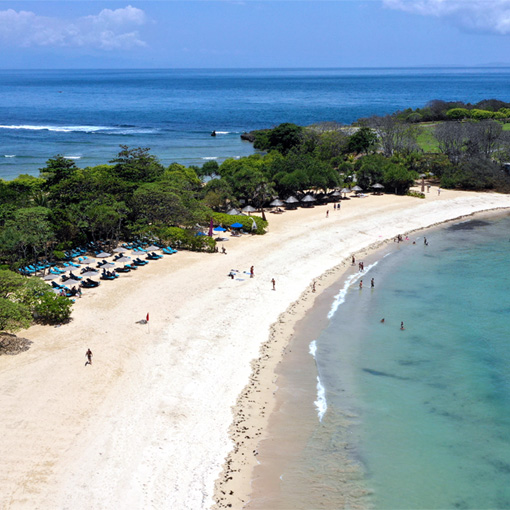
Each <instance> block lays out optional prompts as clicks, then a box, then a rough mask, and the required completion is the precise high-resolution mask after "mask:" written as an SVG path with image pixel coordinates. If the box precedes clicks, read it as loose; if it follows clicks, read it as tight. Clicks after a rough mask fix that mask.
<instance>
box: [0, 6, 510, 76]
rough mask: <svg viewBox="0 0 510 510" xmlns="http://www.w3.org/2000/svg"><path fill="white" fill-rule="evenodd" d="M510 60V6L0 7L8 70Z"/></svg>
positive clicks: (1, 62) (1, 50)
mask: <svg viewBox="0 0 510 510" xmlns="http://www.w3.org/2000/svg"><path fill="white" fill-rule="evenodd" d="M491 64H497V65H501V64H508V65H510V0H336V1H335V0H313V1H305V0H303V1H293V0H283V1H269V0H266V1H256V0H241V1H230V0H221V1H217V0H202V1H195V0H176V1H168V0H159V1H152V0H139V1H136V0H127V1H123V2H118V1H115V2H110V1H88V0H61V1H44V0H35V1H6V0H0V68H1V69H41V68H47V69H53V68H57V69H62V68H254V67H255V68H260V67H269V68H282V67H287V68H289V67H290V68H295V67H414V66H479V65H491Z"/></svg>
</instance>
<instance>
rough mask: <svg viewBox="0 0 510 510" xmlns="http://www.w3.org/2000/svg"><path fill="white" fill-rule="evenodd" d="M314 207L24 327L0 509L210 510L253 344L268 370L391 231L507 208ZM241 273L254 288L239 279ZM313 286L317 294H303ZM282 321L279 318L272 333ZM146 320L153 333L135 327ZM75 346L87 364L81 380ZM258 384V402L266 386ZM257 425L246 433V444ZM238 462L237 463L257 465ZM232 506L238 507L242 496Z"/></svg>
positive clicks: (478, 196) (443, 204) (3, 373)
mask: <svg viewBox="0 0 510 510" xmlns="http://www.w3.org/2000/svg"><path fill="white" fill-rule="evenodd" d="M326 207H327V206H320V207H316V208H313V209H309V210H298V211H292V212H286V213H285V214H283V215H274V217H270V227H269V232H268V234H266V235H265V236H243V237H242V238H240V239H234V238H232V239H231V240H230V241H229V242H228V243H226V248H227V251H228V255H227V256H223V255H221V254H217V255H204V254H197V253H179V254H177V255H176V256H172V257H170V258H168V259H164V260H162V261H160V262H155V263H151V264H150V265H149V266H148V267H147V268H145V269H144V271H143V272H142V271H140V272H139V274H137V275H133V276H132V277H125V278H119V281H118V282H115V284H112V285H111V286H107V285H104V286H101V288H99V289H97V290H93V291H92V292H90V293H87V294H84V297H83V298H82V300H80V301H79V302H78V303H77V304H76V310H75V312H74V313H73V317H74V319H73V321H72V322H71V323H70V324H68V325H64V326H62V327H60V328H45V327H41V326H35V327H33V328H30V329H29V330H27V331H24V332H23V333H22V336H26V337H27V338H29V339H31V340H32V341H34V344H33V346H32V348H31V349H30V350H29V351H28V352H27V353H24V354H22V355H20V356H16V357H12V358H10V359H6V358H5V357H2V358H0V385H1V386H2V388H4V389H5V390H4V392H2V394H0V406H1V407H2V409H3V410H4V412H3V414H2V416H1V417H0V430H1V431H2V433H3V437H4V441H3V442H2V444H0V468H1V469H2V471H3V472H4V473H8V475H7V476H6V477H4V479H3V480H2V481H0V494H1V496H0V498H1V499H0V506H2V507H5V508H33V507H34V506H37V507H38V508H77V509H79V508H90V507H94V508H118V507H136V508H148V507H152V508H168V507H173V508H182V509H186V508H190V509H193V510H196V509H198V508H210V507H211V505H212V504H213V487H214V483H215V481H216V480H217V479H218V476H219V473H220V471H221V467H222V464H223V463H224V462H225V459H226V457H227V455H228V454H229V452H230V451H231V450H232V446H233V444H232V439H231V438H230V437H229V435H228V428H229V426H230V425H231V424H232V408H233V406H235V404H236V402H238V398H239V395H242V393H244V391H245V390H243V388H245V386H246V382H247V381H249V378H250V376H253V373H254V372H253V371H255V374H256V370H257V368H258V367H257V361H255V362H254V363H253V364H252V363H251V362H252V360H254V359H258V358H259V357H260V354H259V352H260V349H261V346H263V345H264V344H270V345H271V351H270V353H269V352H264V353H263V355H266V354H267V355H268V357H269V361H270V362H271V363H273V362H274V361H276V360H277V357H276V353H278V351H280V352H281V351H282V349H284V342H283V341H281V340H280V337H279V335H280V329H279V328H280V327H281V328H282V329H285V328H291V322H290V319H291V318H292V320H294V319H296V318H298V316H299V315H300V314H301V315H302V314H304V312H305V310H306V309H308V308H307V307H310V306H311V305H312V304H313V300H314V299H315V297H317V296H318V295H319V294H320V293H321V292H320V291H321V290H322V289H323V288H324V287H325V286H326V278H327V277H329V276H328V275H330V276H331V283H333V281H334V279H335V278H338V274H339V273H338V274H336V273H335V275H334V276H333V272H334V271H333V269H331V268H335V267H336V268H338V270H339V271H340V272H341V271H342V270H343V269H345V266H343V265H342V262H339V261H345V259H346V257H349V256H350V254H351V253H358V254H359V253H361V252H362V251H365V253H367V251H366V250H368V247H369V246H374V245H377V244H380V243H381V242H382V243H384V242H387V241H385V240H386V239H391V238H393V237H394V236H395V235H397V234H399V233H404V232H406V231H413V230H418V229H422V228H425V227H428V226H432V225H434V224H437V223H442V222H444V221H448V220H451V219H454V218H459V217H462V216H467V215H470V214H472V213H473V212H479V211H482V210H495V209H498V208H508V207H510V197H509V196H507V195H497V194H490V193H468V192H453V191H452V192H444V193H442V195H441V197H436V196H433V194H432V193H431V195H430V197H427V199H425V200H419V199H416V198H411V197H396V196H388V195H385V196H381V197H376V196H370V197H368V198H366V199H352V200H350V201H346V202H343V203H342V209H341V211H339V212H336V213H332V214H330V215H329V219H326V218H325V211H326ZM271 216H273V215H271ZM251 265H254V266H255V278H253V279H250V278H249V275H248V276H246V275H245V274H244V273H243V272H242V271H248V269H249V267H250V266H251ZM231 268H235V269H239V270H240V271H241V273H239V278H238V279H235V280H231V279H230V278H227V276H226V275H227V274H228V272H229V270H230V269H231ZM321 275H323V276H322V277H321ZM324 275H325V276H324ZM272 278H275V279H276V292H273V291H272V289H271V283H270V282H271V279H272ZM314 279H316V280H317V282H318V283H319V286H318V290H319V292H316V293H315V294H312V293H311V292H310V282H311V281H313V280H314ZM307 293H308V298H307V299H304V298H303V295H305V296H306V295H307ZM310 294H312V296H313V298H314V299H309V298H310ZM296 296H301V297H300V298H299V299H298V301H299V303H298V304H299V307H297V306H298V304H296V305H293V303H296ZM285 310H288V313H289V315H288V316H286V318H284V321H286V322H279V318H280V317H281V316H282V315H281V314H282V313H284V312H285ZM147 312H150V316H151V324H150V330H149V329H148V328H143V327H141V326H138V325H135V321H136V320H139V319H140V318H143V317H145V314H146V313H147ZM287 317H288V318H287ZM273 324H274V325H275V328H274V329H273V331H274V336H273V337H271V338H272V339H271V338H270V340H269V341H268V332H270V331H271V329H270V328H271V325H273ZM292 324H294V322H293V323H292ZM292 327H293V326H292ZM87 347H90V348H91V349H92V351H93V352H94V365H93V366H92V367H87V368H86V369H84V367H83V362H84V360H83V357H84V353H85V350H86V349H87ZM265 349H268V347H267V348H265ZM273 353H274V354H273ZM273 356H274V358H275V359H274V360H273V358H272V357H273ZM264 361H267V360H264ZM260 372H261V373H262V370H261V371H260ZM256 375H257V376H258V375H259V374H256ZM264 377H265V376H264ZM251 382H253V385H254V386H255V384H256V381H254V380H251ZM257 383H259V384H260V385H261V388H262V386H263V388H262V390H261V391H260V394H259V397H260V398H261V402H262V407H264V406H265V405H266V404H264V403H263V402H268V403H270V400H271V398H272V392H273V385H274V382H273V378H272V376H271V375H269V377H268V378H267V379H264V380H263V379H262V378H261V377H259V378H258V380H257ZM249 386H251V384H249ZM253 393H257V394H258V393H259V392H257V391H256V390H255V391H254V392H253ZM249 400H252V399H251V398H250V399H249ZM248 404H250V405H253V403H252V402H248ZM254 409H255V408H254ZM240 411H241V412H242V413H243V414H244V415H248V411H249V409H248V408H245V409H244V410H240ZM255 411H256V409H255ZM261 411H263V413H262V414H263V416H260V417H259V416H257V418H263V419H267V417H268V415H269V408H268V407H267V406H266V409H261ZM252 414H253V413H252ZM234 420H236V418H234ZM234 423H235V421H234ZM243 426H246V425H243ZM250 426H251V425H250ZM261 428H263V424H261V425H259V426H258V429H256V428H253V430H254V433H253V434H248V433H247V434H245V435H250V438H251V436H252V435H253V436H255V437H256V441H258V440H259V439H260V437H261V436H262V434H261V430H259V429H261ZM255 434H260V435H255ZM234 446H235V445H234ZM243 447H244V446H243ZM248 448H249V447H248ZM237 453H238V454H239V458H241V457H243V455H242V453H243V452H242V451H241V450H238V452H237ZM248 453H249V454H250V455H248V454H245V455H244V457H246V459H247V460H246V462H248V463H250V462H251V463H253V462H255V458H256V456H254V455H253V452H252V451H251V452H248ZM227 464H228V460H227ZM230 464H232V462H230ZM245 466H246V464H245ZM231 468H232V466H231ZM244 469H245V470H246V469H248V468H247V467H244ZM245 472H246V471H245ZM250 473H251V471H250ZM238 475H239V473H238V472H236V473H235V477H234V476H233V475H229V476H233V478H234V479H238V478H239V476H238ZM249 477H250V475H248V476H247V477H246V479H248V478H249ZM227 478H228V477H227ZM232 481H233V480H229V482H232ZM248 481H249V480H248ZM237 491H239V492H237ZM234 497H235V498H239V499H242V490H241V489H236V491H234ZM239 499H237V500H235V501H234V503H232V507H233V508H240V506H239V505H240V504H242V503H240V501H239ZM221 503H222V504H224V503H225V501H222V502H221Z"/></svg>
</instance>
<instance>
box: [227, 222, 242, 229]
mask: <svg viewBox="0 0 510 510" xmlns="http://www.w3.org/2000/svg"><path fill="white" fill-rule="evenodd" d="M230 227H231V228H243V225H242V224H241V223H237V222H236V223H232V225H230Z"/></svg>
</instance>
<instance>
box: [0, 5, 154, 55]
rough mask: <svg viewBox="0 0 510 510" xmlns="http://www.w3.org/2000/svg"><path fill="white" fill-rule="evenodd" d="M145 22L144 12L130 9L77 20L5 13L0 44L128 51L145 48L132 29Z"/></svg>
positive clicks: (0, 20)
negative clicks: (134, 48) (0, 42)
mask: <svg viewBox="0 0 510 510" xmlns="http://www.w3.org/2000/svg"><path fill="white" fill-rule="evenodd" d="M147 21H148V20H147V16H146V15H145V13H144V11H142V10H141V9H137V8H136V7H132V6H130V5H128V6H127V7H124V8H122V9H115V10H111V9H103V10H102V11H101V12H100V13H99V14H97V15H91V16H85V17H82V18H77V19H76V20H65V19H62V18H56V17H47V16H38V15H37V14H35V13H33V12H30V11H15V10H14V9H7V10H5V11H0V41H3V42H5V43H7V44H8V45H9V46H22V47H27V46H61V47H88V48H99V49H103V50H113V49H129V48H133V47H137V46H138V47H140V46H146V43H145V42H144V41H143V40H142V39H141V37H140V34H139V32H138V31H137V30H134V28H135V27H139V26H142V25H144V24H145V23H147Z"/></svg>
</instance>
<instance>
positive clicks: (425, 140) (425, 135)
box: [416, 123, 510, 152]
mask: <svg viewBox="0 0 510 510" xmlns="http://www.w3.org/2000/svg"><path fill="white" fill-rule="evenodd" d="M435 126H436V124H435V123H433V124H432V123H431V124H425V123H423V124H420V125H419V126H418V128H419V134H418V138H417V140H416V141H417V142H418V146H419V147H420V149H423V151H424V152H439V145H438V143H437V140H436V137H435V136H434V127H435ZM508 129H510V125H509V128H508Z"/></svg>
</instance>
